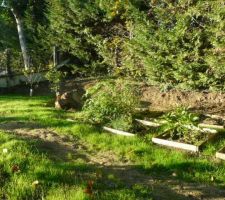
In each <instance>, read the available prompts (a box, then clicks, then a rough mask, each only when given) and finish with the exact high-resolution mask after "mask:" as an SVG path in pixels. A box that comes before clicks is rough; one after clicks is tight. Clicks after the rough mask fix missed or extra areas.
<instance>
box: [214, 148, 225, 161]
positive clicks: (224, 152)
mask: <svg viewBox="0 0 225 200" xmlns="http://www.w3.org/2000/svg"><path fill="white" fill-rule="evenodd" d="M216 158H219V159H222V160H225V147H223V148H222V149H220V150H219V151H218V152H216Z"/></svg>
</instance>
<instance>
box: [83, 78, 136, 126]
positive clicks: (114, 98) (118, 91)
mask: <svg viewBox="0 0 225 200" xmlns="http://www.w3.org/2000/svg"><path fill="white" fill-rule="evenodd" d="M86 98H87V100H86V102H85V104H84V107H83V111H84V113H85V116H86V118H87V119H89V120H91V121H93V122H95V123H104V124H105V123H109V122H112V124H113V125H114V126H115V127H118V126H122V127H123V128H125V129H128V128H129V127H130V124H131V123H132V115H133V114H134V113H135V108H136V107H138V106H139V97H138V92H137V86H135V85H133V84H131V83H130V82H129V81H127V80H122V79H118V80H107V81H102V82H100V83H98V84H96V85H95V86H93V87H91V88H90V89H88V91H87V93H86Z"/></svg>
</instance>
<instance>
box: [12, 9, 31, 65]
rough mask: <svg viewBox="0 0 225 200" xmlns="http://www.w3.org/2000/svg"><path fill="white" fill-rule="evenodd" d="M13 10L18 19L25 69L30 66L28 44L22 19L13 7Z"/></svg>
mask: <svg viewBox="0 0 225 200" xmlns="http://www.w3.org/2000/svg"><path fill="white" fill-rule="evenodd" d="M11 11H12V13H13V15H14V17H15V20H16V25H17V31H18V36H19V41H20V47H21V51H22V55H23V61H24V67H25V69H28V68H29V55H28V50H27V44H26V41H25V35H24V30H23V23H22V19H21V18H20V17H19V15H17V13H16V12H15V10H14V9H13V8H11Z"/></svg>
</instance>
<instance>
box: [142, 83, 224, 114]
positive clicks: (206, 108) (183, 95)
mask: <svg viewBox="0 0 225 200" xmlns="http://www.w3.org/2000/svg"><path fill="white" fill-rule="evenodd" d="M141 93H142V101H145V102H149V103H150V107H149V109H151V110H157V111H168V110H171V109H174V108H176V107H177V106H185V107H189V108H191V109H193V110H196V111H200V112H201V113H205V112H206V113H210V114H212V113H216V114H225V93H220V92H197V91H180V90H176V89H173V90H170V91H167V92H162V91H160V89H159V88H158V87H154V86H143V87H142V92H141Z"/></svg>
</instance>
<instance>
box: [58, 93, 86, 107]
mask: <svg viewBox="0 0 225 200" xmlns="http://www.w3.org/2000/svg"><path fill="white" fill-rule="evenodd" d="M84 93H85V92H84V90H81V89H74V90H72V91H68V92H64V93H62V94H59V95H57V97H56V101H55V107H56V108H57V109H70V108H74V109H77V110H79V109H81V108H82V106H83V100H82V96H83V95H84Z"/></svg>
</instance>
